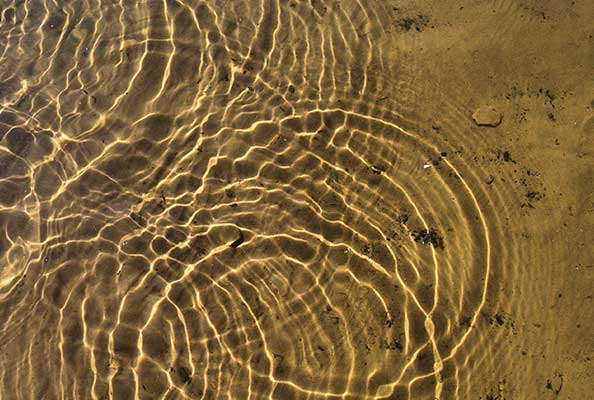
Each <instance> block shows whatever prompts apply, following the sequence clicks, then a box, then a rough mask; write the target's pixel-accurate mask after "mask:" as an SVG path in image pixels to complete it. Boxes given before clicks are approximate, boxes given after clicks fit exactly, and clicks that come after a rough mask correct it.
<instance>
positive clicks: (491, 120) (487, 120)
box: [472, 106, 503, 127]
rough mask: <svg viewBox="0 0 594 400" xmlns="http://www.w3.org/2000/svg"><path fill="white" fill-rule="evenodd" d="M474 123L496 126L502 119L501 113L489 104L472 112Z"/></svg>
mask: <svg viewBox="0 0 594 400" xmlns="http://www.w3.org/2000/svg"><path fill="white" fill-rule="evenodd" d="M472 119H473V120H474V123H475V124H477V125H478V126H491V127H496V126H498V125H499V124H500V123H501V120H502V119H503V117H502V115H501V113H500V112H499V111H497V110H496V109H495V108H493V107H491V106H486V107H481V108H479V109H478V110H476V111H475V112H474V114H472Z"/></svg>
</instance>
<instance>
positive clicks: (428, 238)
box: [412, 229, 445, 250]
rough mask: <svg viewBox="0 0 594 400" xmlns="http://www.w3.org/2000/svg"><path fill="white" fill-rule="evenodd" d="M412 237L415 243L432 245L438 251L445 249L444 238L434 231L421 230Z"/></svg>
mask: <svg viewBox="0 0 594 400" xmlns="http://www.w3.org/2000/svg"><path fill="white" fill-rule="evenodd" d="M412 237H413V238H414V239H415V242H417V243H421V244H425V245H432V246H433V247H435V248H437V249H442V250H443V249H444V248H445V246H444V243H443V237H441V236H440V235H439V234H438V233H437V232H436V231H435V230H434V229H429V230H427V229H421V230H419V231H418V232H413V233H412Z"/></svg>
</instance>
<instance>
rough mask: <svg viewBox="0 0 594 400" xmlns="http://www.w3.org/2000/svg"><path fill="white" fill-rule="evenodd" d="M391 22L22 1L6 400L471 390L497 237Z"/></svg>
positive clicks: (9, 229)
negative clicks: (442, 140) (468, 365)
mask: <svg viewBox="0 0 594 400" xmlns="http://www.w3.org/2000/svg"><path fill="white" fill-rule="evenodd" d="M384 3H385V2H383V1H372V0H359V1H321V0H311V1H272V0H266V1H264V0H262V1H256V0H251V1H248V0H245V1H227V0H226V1H222V0H220V1H215V0H211V1H191V0H183V1H170V0H166V1H140V2H139V1H119V2H118V1H97V0H87V1H70V2H56V1H41V0H35V1H33V0H30V1H13V2H8V3H6V6H4V7H3V8H2V10H1V20H0V57H1V60H2V62H1V64H0V222H1V225H0V228H1V230H0V321H1V322H2V326H1V328H0V365H1V368H0V385H1V395H0V397H2V398H6V399H12V398H35V399H41V398H44V399H87V398H88V399H107V398H117V399H135V398H136V399H138V398H140V399H153V398H155V399H157V398H159V399H224V398H229V399H263V398H274V399H293V398H295V399H322V398H323V399H330V398H343V399H363V398H407V397H411V396H412V397H415V396H413V393H421V394H422V395H425V396H427V398H433V397H440V396H441V395H442V392H443V390H444V387H447V388H448V390H449V392H450V393H456V392H457V390H458V389H457V388H458V387H459V385H460V382H459V381H458V370H459V367H460V362H464V361H463V360H464V358H463V357H462V358H459V357H458V356H459V354H461V353H464V351H465V343H466V342H467V338H468V337H469V335H471V334H472V325H473V323H474V321H475V320H476V318H477V316H478V315H479V312H480V309H481V307H482V306H483V304H484V302H485V296H486V291H487V287H488V281H489V279H488V278H489V270H490V268H491V266H490V265H491V252H490V246H491V244H490V240H492V239H490V230H489V225H488V224H487V219H486V218H485V215H484V212H485V211H484V210H483V209H482V206H480V205H479V204H481V202H480V201H479V198H480V196H481V194H477V189H475V188H476V187H477V186H478V183H477V181H476V178H475V177H474V175H472V174H465V173H464V172H463V171H466V170H467V169H465V168H464V167H463V166H457V165H456V162H454V161H450V159H449V158H448V156H447V155H446V154H445V153H444V152H443V151H442V150H441V149H439V148H438V147H437V146H436V145H435V144H434V143H433V142H432V140H431V138H430V137H427V135H426V134H423V133H420V132H415V130H414V129H410V128H405V125H406V121H405V118H403V117H402V115H403V114H402V113H401V111H402V110H400V109H399V108H398V106H397V102H396V99H398V98H400V99H406V96H407V95H408V94H409V92H408V89H407V86H406V85H404V84H401V83H399V81H398V79H399V75H398V74H399V70H400V69H401V68H403V67H402V66H399V64H398V57H397V56H393V55H390V56H388V55H387V54H385V51H386V49H388V48H389V41H387V40H386V39H385V38H386V37H390V35H394V32H392V30H393V24H391V22H390V21H389V18H388V15H389V12H390V8H389V7H388V6H387V5H385V4H384ZM386 92H387V93H389V95H390V96H391V97H392V98H387V96H386ZM460 360H462V361H460ZM415 398H419V397H415ZM423 398H424V397H423Z"/></svg>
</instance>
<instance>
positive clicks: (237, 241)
mask: <svg viewBox="0 0 594 400" xmlns="http://www.w3.org/2000/svg"><path fill="white" fill-rule="evenodd" d="M244 240H245V239H244V237H243V232H242V231H239V238H237V239H235V240H234V241H233V242H232V243H231V244H230V245H229V247H231V248H233V249H236V248H238V247H239V246H240V245H241V244H242V243H243V242H244Z"/></svg>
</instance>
